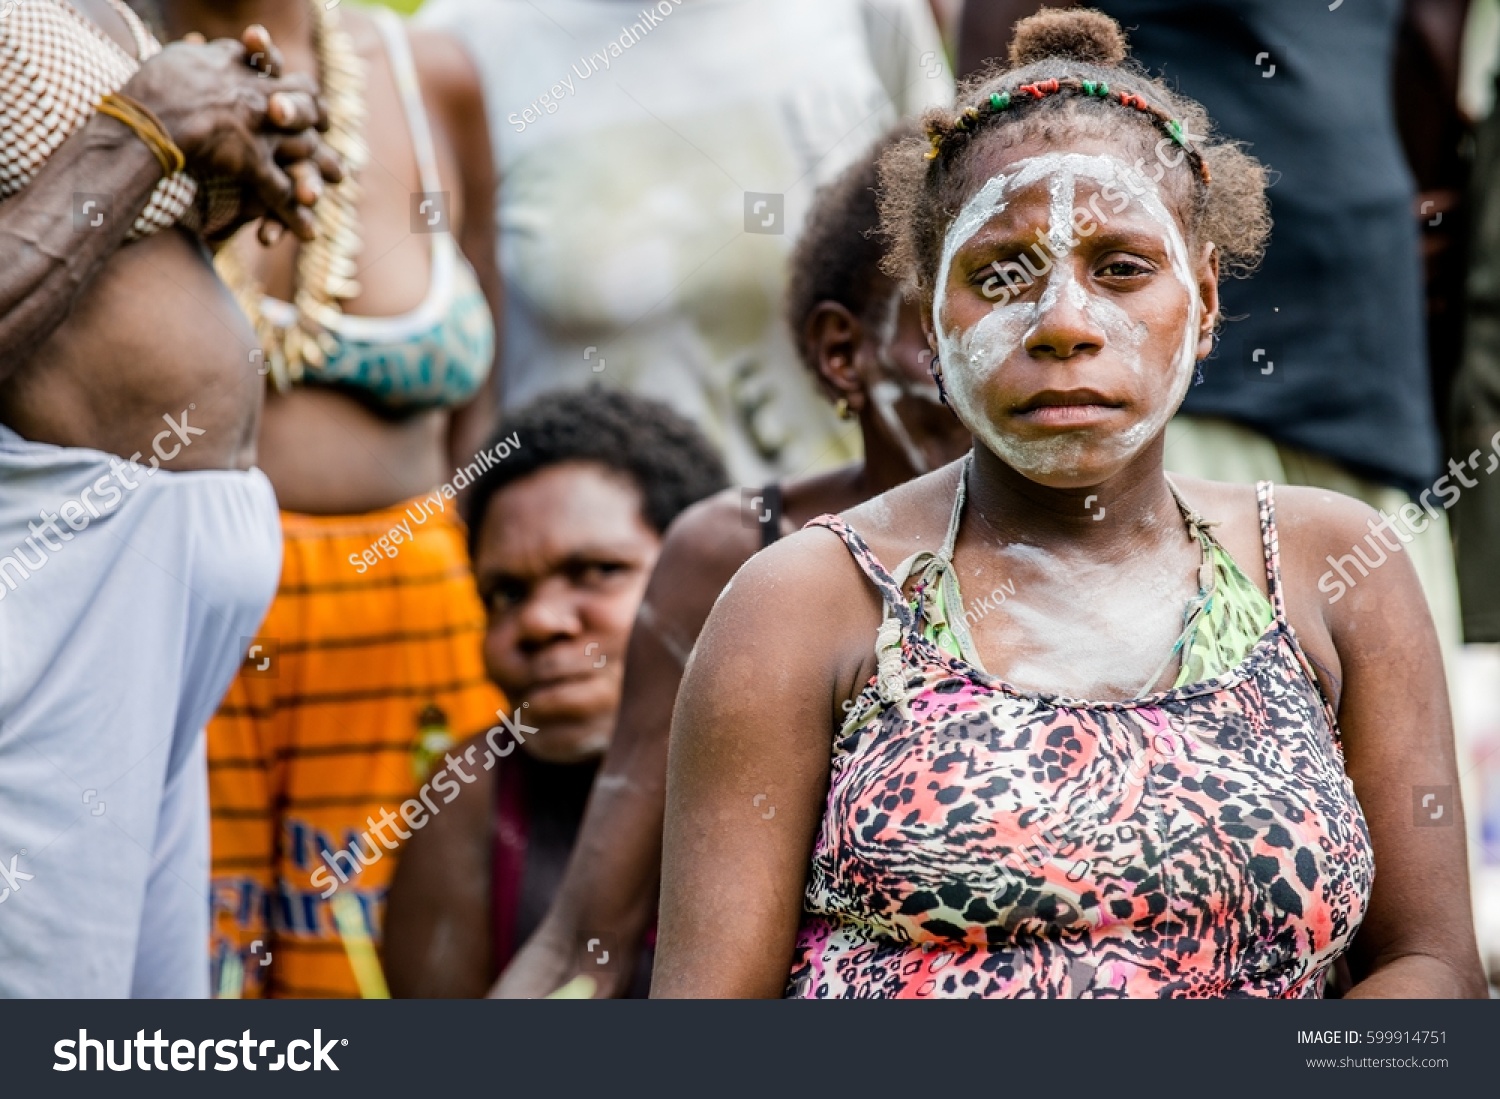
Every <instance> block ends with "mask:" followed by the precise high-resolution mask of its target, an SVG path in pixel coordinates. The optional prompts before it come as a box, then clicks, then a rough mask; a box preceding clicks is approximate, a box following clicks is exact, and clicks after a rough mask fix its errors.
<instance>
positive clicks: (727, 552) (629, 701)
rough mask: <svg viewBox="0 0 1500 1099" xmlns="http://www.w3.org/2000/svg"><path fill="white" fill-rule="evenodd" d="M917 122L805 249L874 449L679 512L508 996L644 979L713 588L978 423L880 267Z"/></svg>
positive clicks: (824, 209) (849, 398) (908, 473)
mask: <svg viewBox="0 0 1500 1099" xmlns="http://www.w3.org/2000/svg"><path fill="white" fill-rule="evenodd" d="M915 132H916V131H915V130H914V129H913V128H911V127H909V126H908V127H902V128H900V129H898V130H896V131H893V132H892V133H891V134H890V135H888V136H887V137H886V138H884V139H883V140H881V141H880V142H878V143H877V144H876V146H875V147H874V148H872V149H871V150H870V152H869V153H868V154H866V155H865V156H864V157H862V158H861V159H860V160H859V161H857V162H856V163H854V164H853V165H851V166H850V167H849V168H848V169H846V170H845V171H844V173H843V174H842V175H841V176H839V177H838V179H836V180H835V181H833V182H832V183H830V184H829V185H828V186H827V187H826V188H825V189H824V190H823V191H821V192H820V193H819V195H818V196H817V198H816V199H815V200H814V203H813V206H812V209H811V210H810V211H809V213H808V221H807V224H806V226H805V228H804V230H803V233H802V236H801V237H800V238H799V239H798V242H797V247H796V251H795V252H794V254H793V257H792V267H791V273H790V282H789V285H788V293H787V301H786V319H787V323H788V325H789V327H790V329H791V331H792V333H793V335H794V337H795V338H796V340H797V345H798V349H799V351H800V352H801V355H802V358H803V361H804V362H805V363H806V364H807V366H808V367H809V369H811V370H812V371H813V372H814V374H815V375H817V377H818V380H819V381H820V383H821V384H822V387H823V389H824V391H825V392H826V393H827V394H828V395H829V396H830V397H831V398H832V399H833V400H834V403H835V405H836V407H837V408H839V409H840V411H841V414H842V415H844V416H846V417H847V418H850V419H856V420H857V421H858V423H859V429H860V434H861V436H862V438H863V442H864V454H865V458H864V461H863V462H861V463H858V464H856V465H852V466H847V467H845V468H843V469H840V470H836V471H834V472H832V473H825V474H819V475H817V476H811V477H801V478H797V479H794V480H789V481H786V482H785V483H781V484H774V483H773V484H770V485H766V486H762V487H758V488H752V489H740V488H734V489H730V490H728V491H726V492H723V493H720V494H719V495H717V496H714V497H712V498H710V499H708V500H706V501H704V502H703V503H702V504H700V505H698V506H697V507H694V508H693V509H691V510H690V511H688V512H687V513H686V514H685V515H684V516H683V517H682V519H681V520H680V521H678V522H677V523H674V524H673V526H672V529H671V531H670V532H669V533H668V535H667V539H666V543H665V545H664V546H663V549H662V559H661V564H660V565H659V566H658V568H657V569H656V570H655V572H654V573H653V575H652V581H651V587H650V589H649V590H648V592H647V595H646V601H645V605H644V607H643V609H642V611H641V614H640V615H639V617H638V618H637V620H636V628H635V630H634V632H633V633H632V635H631V646H630V655H629V662H628V665H627V667H626V673H625V687H624V690H623V702H622V705H621V709H620V718H619V722H618V724H617V726H616V728H615V733H614V739H613V741H612V742H611V746H610V751H609V754H608V755H607V756H606V757H605V762H604V769H603V771H602V772H601V775H600V781H599V783H598V784H597V786H596V787H595V793H594V795H593V799H592V802H591V804H590V807H589V813H588V816H587V817H586V819H585V821H584V826H583V831H582V833H581V834H580V837H579V841H578V845H577V847H576V848H575V854H574V857H573V859H572V860H571V862H570V863H569V866H568V873H567V876H566V877H565V879H564V880H563V884H562V887H561V889H560V891H559V893H558V897H557V900H556V901H555V902H554V903H553V905H552V907H551V909H550V910H549V911H548V914H547V918H546V919H545V920H544V921H543V922H542V925H541V927H540V928H539V929H538V931H537V933H536V934H535V935H533V936H532V938H531V939H530V941H529V942H528V943H527V944H526V946H525V948H524V949H522V951H521V952H520V953H519V954H518V955H517V956H516V959H515V961H514V962H513V963H512V964H511V965H510V967H509V968H508V969H507V970H506V972H505V974H504V976H503V977H502V978H501V980H500V983H499V985H498V986H497V987H496V989H495V994H496V995H499V996H505V997H511V996H521V997H525V996H544V995H546V994H548V993H549V992H552V991H553V990H555V989H557V988H559V987H560V986H562V985H563V984H565V983H566V982H567V981H568V980H570V979H572V978H574V977H577V976H580V975H586V976H590V977H592V978H594V980H595V982H596V984H595V986H594V994H595V995H596V996H610V995H623V994H625V993H626V991H627V990H628V989H630V988H631V986H632V974H631V972H630V968H629V964H628V962H629V961H630V960H634V959H635V958H636V957H638V956H639V955H638V952H637V949H636V948H637V945H638V944H639V943H640V942H641V941H642V940H643V939H644V938H645V937H646V936H647V934H648V932H649V930H650V927H651V924H652V921H653V918H654V917H655V915H656V898H657V887H658V883H659V880H660V870H661V828H662V806H663V802H664V800H665V796H664V794H665V785H666V771H667V733H668V731H669V729H670V726H671V721H672V703H673V701H674V700H675V699H676V697H677V688H678V686H679V685H680V684H681V682H682V670H683V662H684V661H685V660H686V658H687V654H688V652H689V651H690V650H691V649H692V647H693V643H694V642H695V641H696V640H697V637H698V632H699V631H700V630H701V629H702V628H703V623H704V620H705V619H707V618H708V613H709V611H711V610H712V609H713V605H714V600H715V599H717V598H718V596H719V592H720V591H722V590H723V588H724V585H725V584H726V583H728V581H729V579H730V577H732V576H733V575H734V573H735V570H737V569H738V568H739V567H740V566H741V565H743V564H744V563H745V562H746V561H747V560H748V559H749V558H750V557H751V556H752V555H753V554H755V553H756V552H757V551H758V550H760V549H761V548H762V547H764V546H767V545H769V544H771V543H772V542H775V541H776V540H778V539H779V538H781V537H782V536H784V535H787V534H790V533H792V532H793V531H795V530H797V529H798V528H799V527H801V526H802V524H804V523H806V522H807V521H808V520H809V519H811V518H813V517H814V516H817V515H821V514H823V513H824V512H828V511H842V510H844V509H846V508H851V507H853V506H854V505H856V504H858V503H860V502H861V501H864V500H868V499H869V498H870V497H871V496H874V495H876V494H877V493H880V492H884V491H885V490H886V489H889V488H892V487H894V486H896V485H898V484H901V483H902V482H904V481H908V480H910V479H911V478H913V477H916V476H918V475H919V474H922V473H926V472H927V471H928V470H932V469H936V468H938V467H939V466H941V465H943V464H945V463H947V462H949V461H952V460H953V459H954V458H955V457H957V456H958V455H960V454H962V453H963V452H964V451H965V450H966V449H967V448H968V445H969V433H968V430H967V429H966V428H964V426H963V425H962V424H960V423H959V422H958V421H957V420H956V419H954V417H953V414H952V413H951V412H950V411H949V410H948V409H946V408H944V407H943V406H942V404H941V402H940V401H939V400H938V396H937V388H936V386H935V385H934V384H933V381H932V378H931V375H930V374H929V371H928V366H927V360H928V357H929V355H930V353H929V352H928V351H927V344H926V340H925V339H924V338H923V335H922V323H921V318H920V314H919V312H918V311H917V308H916V305H915V302H914V301H908V300H906V299H904V298H903V296H902V294H901V293H900V290H899V288H898V286H897V284H896V283H895V282H894V281H893V280H892V279H890V278H888V277H886V276H885V275H883V274H882V273H881V272H880V270H879V265H880V259H881V255H882V252H883V246H882V243H881V241H880V239H879V238H878V236H877V235H876V231H877V230H878V228H879V226H878V221H879V212H878V210H877V208H876V199H875V188H876V178H875V170H876V163H877V161H878V159H879V157H880V155H881V153H883V152H884V151H885V150H886V149H888V148H889V147H890V146H891V145H892V144H893V143H894V141H895V139H896V138H897V137H900V136H909V135H910V134H912V133H915ZM762 811H764V810H762ZM600 936H604V937H605V938H606V939H608V941H609V944H610V945H611V948H612V956H614V957H618V958H622V959H627V964H624V965H619V966H610V967H600V966H599V965H598V964H597V957H598V955H597V952H595V953H593V954H591V953H590V951H589V949H588V946H589V940H590V939H594V938H598V937H600ZM635 976H636V978H637V980H636V982H635V983H636V985H637V987H640V982H639V980H638V979H639V978H640V977H641V976H643V975H641V974H637V975H635Z"/></svg>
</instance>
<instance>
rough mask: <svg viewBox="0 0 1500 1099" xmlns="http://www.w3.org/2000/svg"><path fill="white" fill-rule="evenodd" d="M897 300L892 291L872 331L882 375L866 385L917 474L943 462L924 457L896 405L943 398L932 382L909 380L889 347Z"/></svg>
mask: <svg viewBox="0 0 1500 1099" xmlns="http://www.w3.org/2000/svg"><path fill="white" fill-rule="evenodd" d="M901 304H902V302H901V295H900V294H899V293H895V294H892V295H891V297H890V300H889V302H887V305H886V310H885V315H884V316H883V317H882V318H881V322H880V330H879V332H878V333H877V334H876V335H877V339H878V343H877V345H876V350H875V361H876V362H877V363H878V364H879V366H880V371H881V374H882V375H883V377H882V378H881V379H880V380H879V381H876V382H875V383H874V384H873V385H871V386H870V387H869V389H868V393H869V397H870V404H871V406H872V407H873V409H874V411H875V415H876V417H877V418H879V420H880V422H881V425H882V426H883V427H884V428H885V430H886V433H887V434H888V435H889V436H890V437H891V438H892V439H893V440H894V441H895V443H896V445H897V446H899V447H900V448H901V453H902V454H903V455H905V457H906V461H907V463H908V464H909V465H910V466H911V468H912V469H913V470H914V471H915V472H916V473H917V474H918V475H921V474H923V473H930V472H932V470H934V469H936V468H937V467H938V466H939V465H942V464H943V462H941V461H938V462H933V461H931V460H930V459H929V458H928V456H927V454H926V452H925V451H924V450H923V449H922V447H921V446H919V445H918V444H917V441H916V438H915V437H914V436H913V435H912V433H911V430H910V429H909V428H908V427H907V426H906V421H904V420H903V419H902V418H901V413H900V411H899V410H898V409H897V408H896V405H897V404H898V403H899V402H900V401H901V400H903V399H905V400H908V401H925V402H927V403H928V404H930V405H932V406H934V407H935V408H937V407H941V406H942V403H943V401H942V394H941V393H940V392H939V390H938V387H937V385H936V383H934V382H931V381H927V382H916V381H913V380H912V379H911V377H910V375H908V374H907V373H906V372H905V371H904V370H902V369H901V366H900V364H899V363H897V362H896V357H895V355H894V353H893V352H892V351H891V348H892V347H893V346H894V345H895V343H896V336H897V332H898V329H899V328H900V326H901Z"/></svg>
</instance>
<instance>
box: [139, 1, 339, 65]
mask: <svg viewBox="0 0 1500 1099" xmlns="http://www.w3.org/2000/svg"><path fill="white" fill-rule="evenodd" d="M317 2H320V3H321V2H322V0H317ZM307 5H308V0H161V13H162V20H163V22H164V23H165V24H166V30H167V34H168V36H170V37H171V38H173V39H174V40H175V39H178V38H181V37H182V36H183V35H184V34H187V33H188V32H189V31H197V32H198V33H199V34H201V35H203V36H204V37H205V38H208V39H209V40H213V39H215V38H235V39H237V38H239V36H240V34H241V32H242V31H244V29H245V28H246V27H248V26H250V25H251V24H252V23H259V24H260V25H261V26H263V27H265V28H266V30H267V31H269V32H270V35H271V41H272V42H274V43H276V46H277V48H278V49H280V50H282V51H284V52H285V51H294V52H300V50H302V49H311V47H312V23H311V21H310V20H309V19H308V11H307Z"/></svg>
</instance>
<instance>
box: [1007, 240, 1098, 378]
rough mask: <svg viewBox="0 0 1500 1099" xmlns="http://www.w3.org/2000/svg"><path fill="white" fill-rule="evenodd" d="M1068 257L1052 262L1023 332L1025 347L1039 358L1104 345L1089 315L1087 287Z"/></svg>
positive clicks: (1069, 355)
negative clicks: (1035, 306)
mask: <svg viewBox="0 0 1500 1099" xmlns="http://www.w3.org/2000/svg"><path fill="white" fill-rule="evenodd" d="M1078 274H1079V273H1078V271H1077V269H1076V268H1075V266H1074V265H1073V263H1070V262H1068V261H1059V262H1057V263H1055V264H1054V265H1053V267H1052V270H1051V271H1050V272H1049V273H1048V275H1047V285H1046V286H1045V287H1044V288H1043V291H1042V296H1041V299H1040V300H1039V301H1038V302H1037V314H1036V320H1035V321H1034V322H1033V323H1032V325H1031V328H1030V330H1029V331H1027V333H1026V338H1025V344H1026V350H1027V351H1028V352H1029V353H1031V354H1032V355H1035V356H1037V357H1039V358H1042V357H1045V358H1053V359H1070V358H1072V357H1073V356H1074V355H1078V354H1083V353H1086V352H1090V351H1098V350H1100V349H1102V348H1103V347H1104V342H1105V334H1104V332H1103V330H1102V329H1101V328H1100V326H1099V325H1098V323H1097V322H1096V321H1095V320H1094V318H1093V317H1091V316H1090V315H1089V308H1088V301H1089V298H1088V291H1087V290H1085V289H1084V287H1083V284H1082V283H1081V282H1080V281H1079V278H1078Z"/></svg>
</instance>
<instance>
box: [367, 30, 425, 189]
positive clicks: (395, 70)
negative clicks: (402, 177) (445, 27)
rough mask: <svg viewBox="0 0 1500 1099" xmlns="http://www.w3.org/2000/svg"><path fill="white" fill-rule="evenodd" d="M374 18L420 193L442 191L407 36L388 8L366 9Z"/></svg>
mask: <svg viewBox="0 0 1500 1099" xmlns="http://www.w3.org/2000/svg"><path fill="white" fill-rule="evenodd" d="M365 10H367V11H368V12H369V13H370V15H371V16H373V17H374V19H375V25H376V26H377V27H379V28H380V33H381V36H382V37H384V39H385V52H386V56H388V57H389V58H390V59H391V75H392V76H393V77H394V78H395V80H396V90H397V91H398V92H399V93H400V95H401V105H402V107H403V108H404V109H405V112H406V126H407V129H408V130H409V131H410V133H411V144H412V151H413V152H414V153H415V155H416V158H417V174H418V175H419V177H420V178H421V180H422V190H424V191H428V192H431V193H436V192H438V191H441V190H442V189H443V184H442V178H441V177H440V176H439V175H438V170H437V153H436V152H435V151H434V149H433V145H432V127H431V126H430V125H429V124H428V121H427V109H426V107H424V106H423V105H422V84H421V82H420V81H419V80H418V78H417V65H416V62H415V61H413V60H412V56H411V43H410V42H409V41H408V40H407V37H406V27H405V25H404V24H403V23H402V22H401V17H400V16H399V15H397V14H396V13H395V12H393V11H391V10H390V9H389V8H380V7H372V8H367V9H365Z"/></svg>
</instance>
